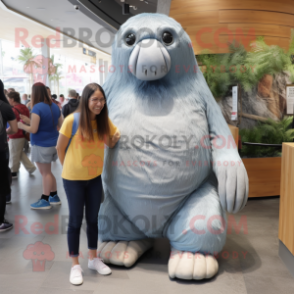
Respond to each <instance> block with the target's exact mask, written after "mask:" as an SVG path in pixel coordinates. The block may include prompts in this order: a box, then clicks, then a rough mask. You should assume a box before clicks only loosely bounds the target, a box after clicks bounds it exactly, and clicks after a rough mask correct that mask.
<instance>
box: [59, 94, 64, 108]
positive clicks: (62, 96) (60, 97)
mask: <svg viewBox="0 0 294 294" xmlns="http://www.w3.org/2000/svg"><path fill="white" fill-rule="evenodd" d="M59 102H60V103H61V107H62V106H63V102H64V95H63V94H60V95H59Z"/></svg>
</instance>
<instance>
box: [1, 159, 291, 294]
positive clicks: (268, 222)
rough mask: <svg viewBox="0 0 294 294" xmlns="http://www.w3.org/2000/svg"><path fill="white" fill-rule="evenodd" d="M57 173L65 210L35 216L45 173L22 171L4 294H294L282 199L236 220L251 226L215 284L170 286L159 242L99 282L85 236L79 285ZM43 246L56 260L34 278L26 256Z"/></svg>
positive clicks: (231, 238) (6, 245) (235, 241)
mask: <svg viewBox="0 0 294 294" xmlns="http://www.w3.org/2000/svg"><path fill="white" fill-rule="evenodd" d="M53 166H54V174H55V175H56V177H57V178H58V189H59V196H60V197H61V200H62V201H63V202H62V205H61V206H59V207H54V208H53V209H51V210H48V211H33V210H31V209H30V207H29V204H30V203H32V202H33V201H35V200H37V199H38V198H39V197H40V195H41V177H40V175H39V173H38V172H36V173H35V175H33V176H29V175H28V174H27V172H26V171H25V170H24V169H23V168H21V172H20V175H19V178H18V179H17V180H13V186H12V204H10V205H8V206H7V214H6V216H7V219H8V220H10V221H12V222H13V223H14V225H15V228H14V230H11V231H9V232H7V233H3V234H1V235H0V262H1V266H0V294H6V293H9V294H13V293H17V294H19V293H25V294H26V293H28V294H35V293H38V294H47V293H48V294H49V293H50V294H59V293H60V294H68V293H72V292H74V293H77V294H78V293H81V294H82V293H83V294H88V293H89V294H90V293H91V294H92V293H93V294H94V293H95V294H100V293H120V294H124V293H127V294H137V293H140V294H145V293H146V294H152V293H170V294H173V293H180V292H182V293H185V294H189V293H193V294H194V293H201V294H210V293H211V294H216V293H218V294H222V293H224V294H235V293H236V294H246V293H248V294H263V293H266V294H277V293H279V294H290V293H294V278H293V277H292V276H291V275H290V273H289V272H288V270H287V269H286V267H285V266H284V264H283V263H282V261H281V260H280V258H279V257H278V215H279V198H267V199H262V200H250V201H249V202H248V204H247V206H246V207H245V209H244V210H243V211H242V212H241V213H239V214H237V215H236V216H234V219H233V220H235V222H236V224H239V222H240V221H244V223H243V224H244V225H245V226H243V227H242V228H241V229H240V231H239V232H237V230H236V229H232V232H231V233H229V234H228V237H227V242H226V245H225V248H224V249H223V251H222V253H221V254H220V256H219V265H220V270H219V274H218V275H217V276H216V277H215V278H213V279H211V280H209V281H203V282H196V281H181V280H170V279H169V277H168V274H167V262H168V256H169V253H170V252H169V250H170V248H169V243H168V240H166V239H157V240H156V242H155V246H154V248H153V249H152V250H151V251H149V252H147V253H146V254H145V255H144V256H143V257H142V258H141V259H140V260H139V261H138V263H137V264H136V265H135V266H134V267H132V268H131V269H125V268H120V267H115V266H112V270H113V273H112V275H110V276H106V277H103V276H100V275H98V274H95V273H93V272H92V271H91V270H89V269H88V268H87V246H86V245H87V244H86V235H85V231H84V230H82V233H81V246H80V248H81V265H82V267H83V269H84V284H83V285H81V286H79V287H75V286H73V285H71V284H70V283H69V281H68V279H69V270H70V265H71V261H70V259H69V258H68V256H67V241H66V223H67V216H68V205H67V201H66V197H65V193H64V190H63V186H62V181H61V177H60V174H61V167H60V164H59V163H55V164H54V165H53ZM36 223H39V224H36ZM49 223H51V224H49ZM232 223H233V222H232ZM46 225H47V227H46ZM42 227H43V229H42ZM44 228H45V230H44ZM54 229H55V231H54ZM38 241H42V242H43V243H44V244H49V245H50V246H51V250H52V251H53V252H54V259H53V260H52V261H46V263H45V267H44V270H43V271H33V263H32V260H26V259H25V258H24V255H23V254H24V251H25V250H26V249H27V246H28V245H30V244H35V243H36V242H38Z"/></svg>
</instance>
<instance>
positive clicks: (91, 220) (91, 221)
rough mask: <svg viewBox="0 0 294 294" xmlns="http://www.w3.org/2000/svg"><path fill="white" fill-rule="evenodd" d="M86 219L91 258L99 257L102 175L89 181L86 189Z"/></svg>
mask: <svg viewBox="0 0 294 294" xmlns="http://www.w3.org/2000/svg"><path fill="white" fill-rule="evenodd" d="M86 191H87V192H86V199H85V205H86V210H85V212H86V221H87V237H88V249H89V259H90V260H92V259H94V258H96V257H97V244H98V213H99V209H100V204H101V197H102V181H101V176H99V177H97V178H95V179H93V180H90V181H88V182H87V190H86Z"/></svg>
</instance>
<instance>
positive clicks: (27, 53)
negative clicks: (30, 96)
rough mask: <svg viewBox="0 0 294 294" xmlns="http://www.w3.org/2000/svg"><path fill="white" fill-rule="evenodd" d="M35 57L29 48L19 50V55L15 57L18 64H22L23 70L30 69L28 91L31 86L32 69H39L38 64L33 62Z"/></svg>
mask: <svg viewBox="0 0 294 294" xmlns="http://www.w3.org/2000/svg"><path fill="white" fill-rule="evenodd" d="M35 56H36V55H35V54H34V52H33V50H32V49H31V48H25V49H20V54H19V55H18V56H17V59H18V61H19V62H20V63H23V68H24V70H25V69H26V68H30V72H31V73H30V74H29V77H30V79H29V89H31V87H32V85H33V83H34V82H33V81H34V79H33V67H34V66H37V67H39V64H38V63H37V62H35V61H34V57H35Z"/></svg>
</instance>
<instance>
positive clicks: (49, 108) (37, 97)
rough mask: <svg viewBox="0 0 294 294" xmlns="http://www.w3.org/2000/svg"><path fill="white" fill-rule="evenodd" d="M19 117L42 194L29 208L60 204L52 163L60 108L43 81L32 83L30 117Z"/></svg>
mask: <svg viewBox="0 0 294 294" xmlns="http://www.w3.org/2000/svg"><path fill="white" fill-rule="evenodd" d="M21 119H22V120H23V121H24V122H25V123H26V124H28V125H25V124H23V123H21V122H19V123H18V127H19V128H20V129H22V130H25V131H26V132H29V133H31V145H32V149H31V154H32V161H33V162H35V163H36V165H37V167H38V169H39V171H40V173H41V175H42V177H43V194H42V196H41V199H40V200H38V201H37V202H36V203H33V204H31V208H32V209H50V208H51V207H52V206H51V205H57V204H61V202H60V199H59V197H58V194H57V185H56V179H55V177H54V175H53V174H52V172H51V162H52V161H56V160H57V151H56V143H57V139H58V135H59V133H58V130H57V128H60V127H61V125H62V122H63V117H62V115H61V112H60V109H59V107H58V106H57V105H56V104H54V103H52V100H51V97H49V95H48V92H47V90H46V87H45V85H44V84H42V83H35V84H34V85H33V88H32V115H31V119H29V118H28V117H26V116H23V115H21Z"/></svg>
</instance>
